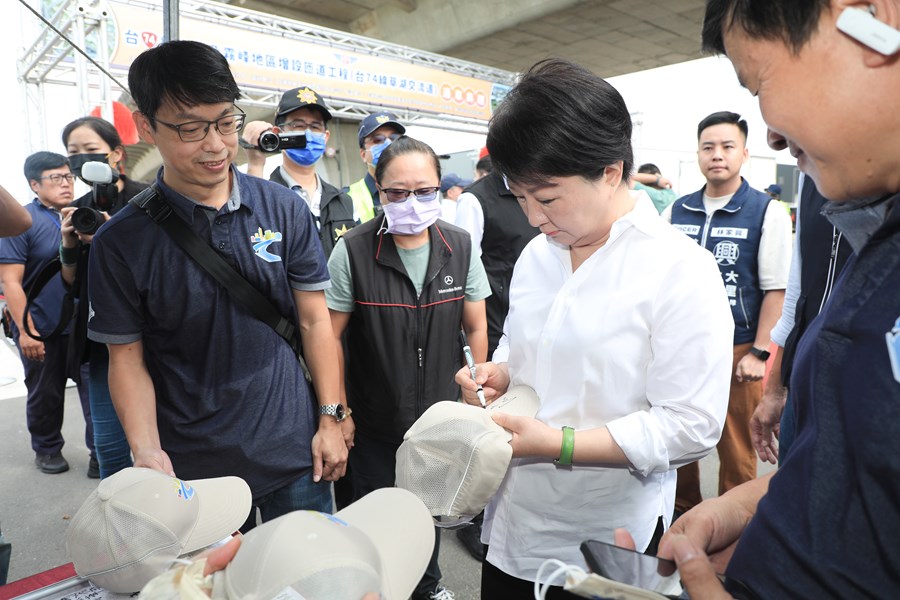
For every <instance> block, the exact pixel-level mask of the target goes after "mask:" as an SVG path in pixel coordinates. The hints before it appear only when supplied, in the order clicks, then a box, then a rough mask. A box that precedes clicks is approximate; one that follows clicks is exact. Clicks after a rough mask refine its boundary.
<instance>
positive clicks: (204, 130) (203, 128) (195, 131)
mask: <svg viewBox="0 0 900 600" xmlns="http://www.w3.org/2000/svg"><path fill="white" fill-rule="evenodd" d="M234 108H235V110H238V111H240V112H237V113H234V114H230V115H225V116H224V117H219V118H218V119H215V120H213V121H188V122H187V123H179V124H177V125H176V124H175V123H166V122H165V121H160V120H159V119H154V120H155V121H156V122H157V123H159V124H160V125H165V126H166V127H168V128H169V129H174V130H175V131H176V132H178V137H179V138H180V139H181V141H182V142H199V141H201V140H204V139H206V136H207V135H208V134H209V128H210V127H212V126H215V128H216V131H218V132H219V135H233V134H235V133H238V132H240V130H241V129H243V128H244V120H245V118H246V117H247V115H246V113H244V111H242V110H241V109H240V108H238V107H237V106H235V107H234Z"/></svg>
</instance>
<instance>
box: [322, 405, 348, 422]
mask: <svg viewBox="0 0 900 600" xmlns="http://www.w3.org/2000/svg"><path fill="white" fill-rule="evenodd" d="M351 412H352V411H351V410H350V408H344V405H343V404H326V405H325V406H320V407H319V414H320V415H330V416H332V417H334V420H335V421H337V422H338V423H340V422H341V421H343V420H344V419H346V418H347V417H349V416H350V413H351Z"/></svg>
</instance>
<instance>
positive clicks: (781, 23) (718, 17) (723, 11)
mask: <svg viewBox="0 0 900 600" xmlns="http://www.w3.org/2000/svg"><path fill="white" fill-rule="evenodd" d="M829 6H831V2H830V0H784V1H781V2H773V1H772V0H707V2H706V15H705V16H704V18H703V51H704V52H708V53H710V54H725V40H724V34H725V32H726V31H728V30H729V29H731V28H732V27H735V26H737V27H740V28H741V29H743V30H744V31H745V32H746V33H747V35H748V36H750V37H751V38H758V39H765V40H780V41H782V42H784V44H785V45H786V46H787V47H789V48H790V49H791V51H793V52H794V53H797V52H799V51H800V49H801V48H802V47H803V46H804V45H805V44H806V42H808V41H809V40H810V38H812V36H813V34H814V33H815V32H816V31H817V30H818V27H819V19H820V18H821V17H822V12H823V11H826V10H828V7H829Z"/></svg>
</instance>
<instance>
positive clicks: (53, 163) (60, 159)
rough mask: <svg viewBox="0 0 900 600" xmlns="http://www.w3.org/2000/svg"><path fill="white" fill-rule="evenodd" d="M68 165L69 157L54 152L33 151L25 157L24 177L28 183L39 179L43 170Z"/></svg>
mask: <svg viewBox="0 0 900 600" xmlns="http://www.w3.org/2000/svg"><path fill="white" fill-rule="evenodd" d="M67 166H69V159H68V158H66V157H65V156H63V155H62V154H57V153H56V152H46V151H41V152H35V153H34V154H32V155H31V156H29V157H28V158H26V159H25V169H24V171H25V179H27V180H28V183H31V182H32V181H39V180H40V179H41V176H42V175H43V174H44V171H49V170H50V169H58V168H60V167H67Z"/></svg>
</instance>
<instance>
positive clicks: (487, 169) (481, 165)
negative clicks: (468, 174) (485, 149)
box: [475, 154, 494, 173]
mask: <svg viewBox="0 0 900 600" xmlns="http://www.w3.org/2000/svg"><path fill="white" fill-rule="evenodd" d="M475 170H476V171H480V172H482V173H491V172H493V170H494V163H493V162H491V155H490V154H486V155H484V156H482V157H481V158H479V159H478V162H477V163H475Z"/></svg>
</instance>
